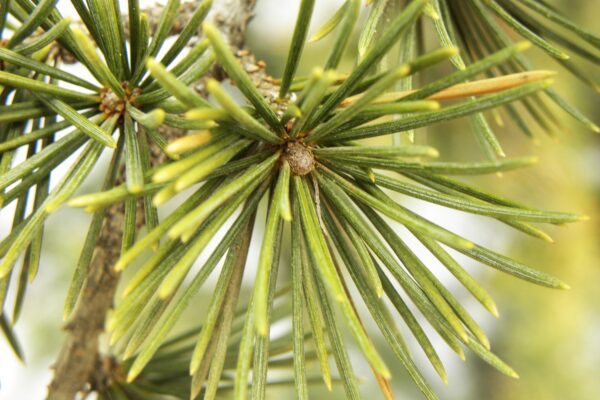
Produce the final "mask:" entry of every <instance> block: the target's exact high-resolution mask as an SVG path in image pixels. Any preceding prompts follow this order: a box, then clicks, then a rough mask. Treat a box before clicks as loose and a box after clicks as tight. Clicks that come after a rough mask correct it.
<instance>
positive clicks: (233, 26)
mask: <svg viewBox="0 0 600 400" xmlns="http://www.w3.org/2000/svg"><path fill="white" fill-rule="evenodd" d="M196 3H199V1H196ZM255 4H256V0H214V3H213V8H212V10H211V12H210V14H209V17H208V18H209V19H211V20H212V21H213V22H214V23H215V25H216V26H217V27H218V28H219V29H220V30H221V31H222V33H223V34H224V36H225V37H226V38H227V39H228V40H229V42H230V43H231V45H232V46H233V47H234V48H237V49H240V48H241V46H242V45H243V43H244V36H245V32H246V27H247V25H248V22H249V21H250V19H251V18H252V12H253V9H254V6H255ZM186 7H189V6H186ZM158 8H159V7H153V8H152V14H153V15H160V13H158V11H159V10H157V9H158ZM157 13H158V14H157ZM186 16H189V12H188V13H185V12H182V13H181V21H179V23H178V24H179V25H181V26H183V24H185V22H186V20H185V18H186ZM174 33H176V32H174ZM162 133H163V135H165V137H166V138H167V139H172V138H174V137H177V136H179V135H181V134H183V131H181V130H178V129H172V128H165V129H163V132H162ZM162 161H163V159H162V154H160V152H158V151H154V152H153V155H152V159H151V162H152V163H153V164H157V163H160V162H162ZM140 208H141V207H138V209H140ZM123 218H124V208H123V205H121V204H119V205H115V206H112V207H110V208H108V209H107V212H106V217H105V220H104V223H103V226H102V230H101V233H100V236H99V238H98V243H97V245H96V248H95V250H94V256H93V260H92V263H91V265H90V270H89V273H88V276H87V279H86V282H85V285H84V288H83V292H82V294H81V297H80V299H79V302H78V304H77V307H76V309H75V311H74V313H73V317H72V319H71V321H70V322H69V323H68V324H67V326H66V327H65V329H66V330H67V333H68V337H67V339H66V342H65V344H64V345H63V347H62V349H61V352H60V355H59V357H58V359H57V361H56V363H55V365H54V378H53V380H52V382H51V383H50V385H49V387H48V396H47V398H48V399H50V400H72V399H74V398H75V397H76V395H77V393H78V392H80V391H82V390H86V389H88V388H89V386H90V382H91V381H92V380H93V381H96V382H97V381H98V376H97V375H98V373H99V369H101V368H98V366H99V365H103V364H104V363H103V360H101V355H100V353H99V349H98V347H99V337H100V335H101V334H102V333H103V332H104V323H105V320H106V315H107V313H108V311H109V310H110V309H111V308H112V306H113V297H114V294H115V290H116V287H117V283H118V280H119V274H118V273H116V272H115V271H114V270H113V266H114V264H115V263H116V261H117V260H118V259H119V257H120V249H121V237H122V227H123ZM138 221H139V222H140V223H141V221H142V220H141V219H138Z"/></svg>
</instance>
